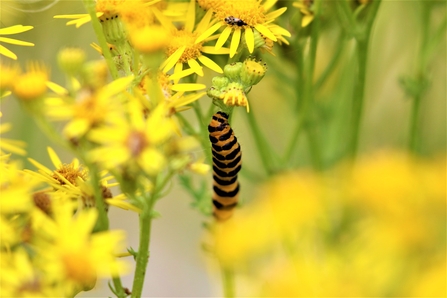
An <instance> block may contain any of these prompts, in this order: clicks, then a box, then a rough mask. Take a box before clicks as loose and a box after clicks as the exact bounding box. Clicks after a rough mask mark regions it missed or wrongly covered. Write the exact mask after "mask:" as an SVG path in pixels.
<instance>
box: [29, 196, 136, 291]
mask: <svg viewBox="0 0 447 298" xmlns="http://www.w3.org/2000/svg"><path fill="white" fill-rule="evenodd" d="M55 209H56V210H55V212H54V221H53V220H52V219H49V218H47V223H46V224H44V225H42V229H43V230H44V231H43V232H45V233H46V234H47V235H49V237H48V238H49V239H47V240H43V239H42V240H40V241H37V242H36V243H35V247H36V252H37V256H38V258H37V260H36V263H37V265H38V266H39V267H40V268H41V269H42V271H43V274H45V276H46V277H45V278H46V279H48V280H53V281H54V282H56V283H60V284H63V285H64V292H65V293H64V296H72V295H74V294H76V293H77V292H79V291H80V290H82V289H84V288H91V287H93V286H94V284H95V282H96V278H97V277H99V278H102V277H104V278H108V277H110V275H111V276H118V275H119V274H124V273H126V272H127V270H128V267H127V264H126V263H124V261H122V260H118V259H116V257H115V256H116V254H117V253H118V252H119V251H120V250H121V249H123V248H124V247H123V246H122V245H123V243H122V242H123V240H124V233H123V232H122V231H118V230H114V231H105V232H100V233H94V234H92V230H93V228H94V226H95V223H96V219H97V210H96V209H84V210H81V211H78V212H77V213H76V215H75V216H73V211H72V209H71V207H70V206H69V205H68V204H59V205H56V206H55ZM50 264H51V266H49V265H50Z"/></svg>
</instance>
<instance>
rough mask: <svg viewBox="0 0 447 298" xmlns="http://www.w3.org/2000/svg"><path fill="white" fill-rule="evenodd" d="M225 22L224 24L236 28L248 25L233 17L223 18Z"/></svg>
mask: <svg viewBox="0 0 447 298" xmlns="http://www.w3.org/2000/svg"><path fill="white" fill-rule="evenodd" d="M225 22H226V23H227V24H228V25H236V26H239V27H242V26H246V25H248V24H247V23H245V22H244V21H242V20H241V19H239V18H235V17H233V16H229V17H226V18H225Z"/></svg>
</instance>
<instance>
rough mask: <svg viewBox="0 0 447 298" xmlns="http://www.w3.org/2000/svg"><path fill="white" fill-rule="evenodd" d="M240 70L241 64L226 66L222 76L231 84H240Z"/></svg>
mask: <svg viewBox="0 0 447 298" xmlns="http://www.w3.org/2000/svg"><path fill="white" fill-rule="evenodd" d="M241 69H242V63H241V62H236V63H231V64H227V65H225V67H224V75H225V76H226V77H228V78H229V79H230V80H231V81H232V82H240V74H241Z"/></svg>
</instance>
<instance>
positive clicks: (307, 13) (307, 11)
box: [292, 0, 314, 27]
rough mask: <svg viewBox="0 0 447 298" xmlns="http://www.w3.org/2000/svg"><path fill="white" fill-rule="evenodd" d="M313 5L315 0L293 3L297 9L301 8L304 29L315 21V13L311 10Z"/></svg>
mask: <svg viewBox="0 0 447 298" xmlns="http://www.w3.org/2000/svg"><path fill="white" fill-rule="evenodd" d="M312 4H313V0H299V1H297V2H293V3H292V5H293V6H294V7H296V8H299V10H300V11H301V13H302V14H303V18H302V20H301V26H302V27H306V26H307V25H309V24H310V23H311V22H312V20H313V19H314V13H313V12H312V9H311V7H312Z"/></svg>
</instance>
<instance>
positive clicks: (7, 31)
mask: <svg viewBox="0 0 447 298" xmlns="http://www.w3.org/2000/svg"><path fill="white" fill-rule="evenodd" d="M33 28H34V27H33V26H23V25H14V26H11V27H6V28H2V29H0V35H11V34H17V33H22V32H26V31H29V30H31V29H33Z"/></svg>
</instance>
